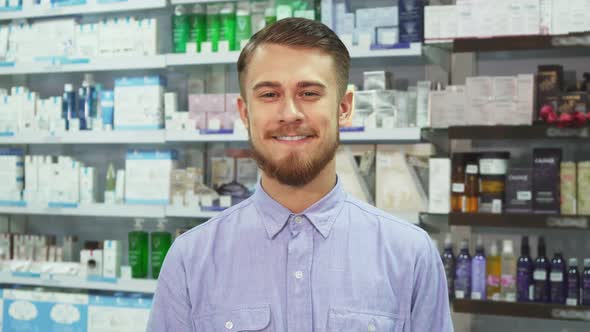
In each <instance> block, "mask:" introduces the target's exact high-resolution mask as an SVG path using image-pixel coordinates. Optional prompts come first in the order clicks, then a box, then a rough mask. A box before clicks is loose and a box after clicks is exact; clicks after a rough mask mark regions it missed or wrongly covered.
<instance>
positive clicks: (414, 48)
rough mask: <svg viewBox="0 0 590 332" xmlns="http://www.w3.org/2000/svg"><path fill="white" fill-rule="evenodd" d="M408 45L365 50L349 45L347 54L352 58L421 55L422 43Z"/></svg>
mask: <svg viewBox="0 0 590 332" xmlns="http://www.w3.org/2000/svg"><path fill="white" fill-rule="evenodd" d="M408 46H409V47H400V48H392V49H383V50H367V49H359V48H358V47H351V48H350V50H349V54H350V57H351V58H352V59H363V58H385V57H419V56H422V43H411V44H409V45H408Z"/></svg>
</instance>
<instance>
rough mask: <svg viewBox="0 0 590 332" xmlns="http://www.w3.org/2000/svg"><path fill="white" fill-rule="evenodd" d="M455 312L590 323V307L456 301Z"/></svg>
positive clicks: (454, 304)
mask: <svg viewBox="0 0 590 332" xmlns="http://www.w3.org/2000/svg"><path fill="white" fill-rule="evenodd" d="M453 310H454V311H455V312H461V313H469V314H482V315H494V316H511V317H523V318H541V319H551V320H572V321H583V322H590V307H571V306H565V305H557V304H545V303H511V302H494V301H477V300H454V301H453Z"/></svg>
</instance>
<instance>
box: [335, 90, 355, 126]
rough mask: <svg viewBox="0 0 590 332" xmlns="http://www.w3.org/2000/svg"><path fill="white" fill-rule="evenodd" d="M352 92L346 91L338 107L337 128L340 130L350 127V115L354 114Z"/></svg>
mask: <svg viewBox="0 0 590 332" xmlns="http://www.w3.org/2000/svg"><path fill="white" fill-rule="evenodd" d="M353 101H354V92H353V91H351V90H347V91H346V93H345V94H344V96H342V99H341V100H340V105H339V106H338V126H339V127H340V128H342V127H346V126H350V125H351V123H350V121H352V114H353V113H354V104H353Z"/></svg>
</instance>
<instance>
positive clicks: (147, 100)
mask: <svg viewBox="0 0 590 332" xmlns="http://www.w3.org/2000/svg"><path fill="white" fill-rule="evenodd" d="M164 85H165V81H164V80H163V78H161V77H159V76H145V77H134V78H120V79H116V80H115V107H114V108H115V110H116V112H115V116H114V122H115V129H117V130H145V129H160V128H163V126H164Z"/></svg>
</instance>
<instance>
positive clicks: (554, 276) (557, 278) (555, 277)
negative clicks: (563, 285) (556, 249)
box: [549, 272, 563, 282]
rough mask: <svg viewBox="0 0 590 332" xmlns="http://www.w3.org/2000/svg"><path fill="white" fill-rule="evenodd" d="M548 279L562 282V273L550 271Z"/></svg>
mask: <svg viewBox="0 0 590 332" xmlns="http://www.w3.org/2000/svg"><path fill="white" fill-rule="evenodd" d="M549 279H550V280H551V282H562V281H563V273H561V272H552V273H551V274H550V275H549Z"/></svg>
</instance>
